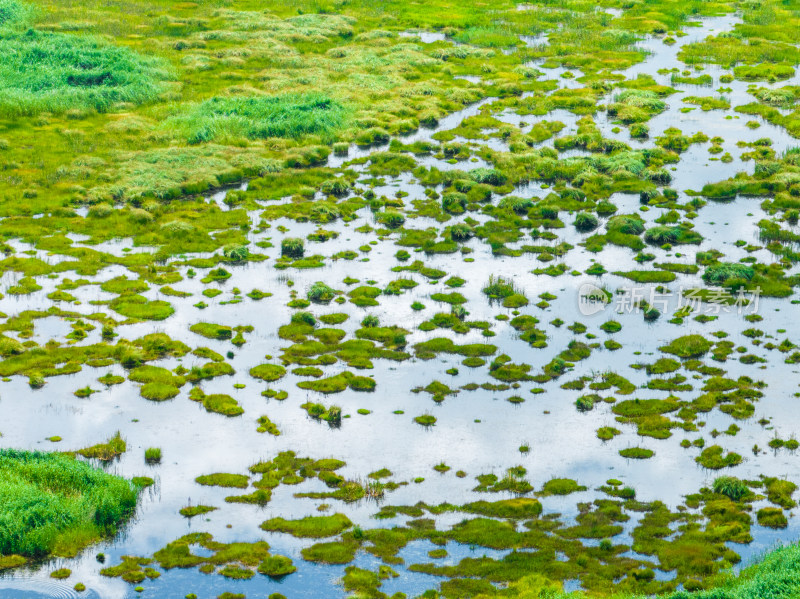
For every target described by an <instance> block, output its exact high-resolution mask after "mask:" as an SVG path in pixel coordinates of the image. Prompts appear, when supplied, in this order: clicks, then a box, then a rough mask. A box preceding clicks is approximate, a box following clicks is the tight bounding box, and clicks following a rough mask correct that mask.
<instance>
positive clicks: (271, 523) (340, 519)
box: [261, 514, 353, 539]
mask: <svg viewBox="0 0 800 599" xmlns="http://www.w3.org/2000/svg"><path fill="white" fill-rule="evenodd" d="M351 526H353V523H352V522H351V521H350V519H349V518H348V517H347V516H345V515H344V514H333V515H331V516H307V517H305V518H301V519H299V520H284V519H283V518H272V519H270V520H267V521H265V522H263V523H262V524H261V528H262V529H263V530H266V531H269V532H283V533H288V534H290V535H293V536H295V537H301V538H308V539H323V538H325V537H333V536H335V535H338V534H340V533H342V532H344V531H345V530H347V529H348V528H350V527H351Z"/></svg>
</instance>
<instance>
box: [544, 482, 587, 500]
mask: <svg viewBox="0 0 800 599" xmlns="http://www.w3.org/2000/svg"><path fill="white" fill-rule="evenodd" d="M585 490H586V487H584V486H583V485H579V484H578V483H577V482H575V481H574V480H572V479H571V478H552V479H550V480H548V481H547V482H546V483H544V486H543V487H542V491H541V493H540V494H541V495H543V496H548V495H569V494H570V493H576V492H578V491H585Z"/></svg>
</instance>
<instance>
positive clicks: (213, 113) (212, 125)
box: [168, 93, 347, 143]
mask: <svg viewBox="0 0 800 599" xmlns="http://www.w3.org/2000/svg"><path fill="white" fill-rule="evenodd" d="M346 117H347V109H346V108H345V107H344V106H343V105H342V104H341V103H339V102H337V101H336V100H333V99H332V98H330V97H328V96H327V95H325V94H322V93H313V94H303V95H298V94H286V95H280V96H231V97H215V98H210V99H208V100H206V101H205V102H202V103H200V104H198V105H196V106H195V107H194V108H193V109H191V110H190V111H188V112H187V113H186V114H184V115H181V116H177V117H175V118H173V119H171V120H170V121H169V122H168V124H169V126H170V127H172V128H174V129H177V130H178V131H180V133H181V134H182V135H183V136H184V137H185V138H186V140H187V141H188V142H189V143H203V142H208V141H212V140H215V139H225V138H228V139H230V138H237V137H238V138H247V139H267V138H270V137H285V138H292V139H296V138H299V137H303V136H305V135H318V136H320V137H322V138H323V140H326V141H327V140H332V139H333V136H334V134H335V133H336V132H337V131H338V130H339V129H341V128H342V126H343V125H344V124H345V122H346Z"/></svg>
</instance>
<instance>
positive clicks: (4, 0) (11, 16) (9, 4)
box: [0, 0, 36, 27]
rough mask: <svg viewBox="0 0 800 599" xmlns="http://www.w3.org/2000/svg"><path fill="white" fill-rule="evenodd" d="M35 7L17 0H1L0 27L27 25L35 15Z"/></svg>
mask: <svg viewBox="0 0 800 599" xmlns="http://www.w3.org/2000/svg"><path fill="white" fill-rule="evenodd" d="M35 13H36V11H35V9H34V8H33V7H31V6H29V5H27V4H23V3H22V2H17V1H16V0H0V27H21V26H23V25H27V24H28V23H29V22H30V21H31V20H33V17H34V15H35Z"/></svg>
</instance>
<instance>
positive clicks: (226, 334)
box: [189, 322, 233, 339]
mask: <svg viewBox="0 0 800 599" xmlns="http://www.w3.org/2000/svg"><path fill="white" fill-rule="evenodd" d="M189 330H190V331H191V332H192V333H196V334H198V335H201V336H203V337H205V338H206V339H230V338H231V337H233V329H231V327H227V326H224V325H221V324H214V323H213V322H198V323H197V324H193V325H192V326H190V327H189Z"/></svg>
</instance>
